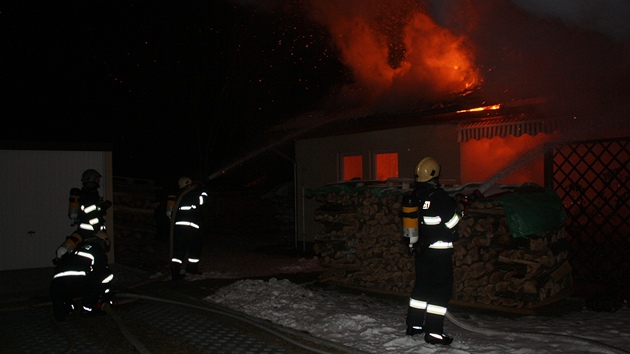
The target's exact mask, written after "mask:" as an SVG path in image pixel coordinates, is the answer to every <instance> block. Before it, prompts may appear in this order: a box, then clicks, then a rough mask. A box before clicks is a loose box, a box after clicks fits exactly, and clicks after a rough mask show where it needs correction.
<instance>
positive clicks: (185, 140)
mask: <svg viewBox="0 0 630 354" xmlns="http://www.w3.org/2000/svg"><path fill="white" fill-rule="evenodd" d="M425 13H426V14H427V15H428V17H430V18H431V19H432V21H435V22H434V23H428V22H423V23H424V25H422V24H421V22H420V20H421V18H422V16H423V14H425ZM629 16H630V5H629V3H628V2H619V1H613V0H610V1H609V0H582V1H554V2H549V1H546V0H488V1H483V2H469V1H464V0H391V1H388V2H386V3H385V2H383V1H377V0H348V1H339V0H286V1H284V0H212V1H208V0H185V1H167V0H150V1H149V0H147V1H122V0H118V1H92V0H84V1H75V0H67V1H29V0H8V1H3V2H2V3H1V4H0V48H1V50H2V55H1V56H0V67H1V71H0V75H1V76H0V79H1V80H2V84H3V91H4V93H3V94H2V96H0V97H1V102H0V116H2V117H3V119H4V121H5V122H7V121H8V122H11V123H12V124H9V123H5V127H4V128H3V129H2V130H1V131H2V132H1V133H0V140H22V141H45V142H48V141H67V142H92V141H94V142H106V143H110V144H111V146H112V147H113V152H114V174H115V175H122V176H131V177H137V178H153V179H170V180H173V179H176V178H178V177H179V176H180V175H182V174H188V175H191V176H193V177H195V178H202V176H208V174H212V173H213V172H216V171H218V170H219V169H221V168H222V167H224V166H226V165H229V164H231V163H233V162H234V161H239V158H240V157H241V156H243V155H251V153H252V152H257V151H260V152H261V154H260V155H257V158H256V159H255V160H256V161H257V163H256V162H255V161H249V162H247V163H248V164H255V166H244V167H243V168H239V169H235V171H234V173H233V175H232V176H233V179H234V180H238V182H237V183H241V184H244V183H247V182H248V181H251V180H255V179H257V178H260V177H261V176H269V177H270V178H272V177H273V178H275V179H276V180H277V179H283V178H288V179H290V178H291V173H292V164H291V163H290V161H288V160H287V159H286V158H284V157H282V155H284V156H289V157H290V156H292V151H291V148H292V146H291V145H292V144H291V141H287V144H284V145H280V146H277V147H276V148H277V149H278V151H277V152H276V150H274V149H270V150H266V149H265V148H264V147H265V146H268V145H269V144H270V143H272V142H274V141H277V140H278V139H279V137H278V132H280V133H282V129H279V130H278V129H274V128H277V127H281V126H289V127H290V126H292V124H293V125H295V124H298V125H299V122H300V116H301V114H302V113H305V112H312V111H317V110H321V109H328V110H332V109H331V108H330V106H333V107H335V104H340V105H342V104H347V102H353V104H357V105H358V106H362V107H363V106H366V107H367V106H369V107H368V108H366V109H365V110H364V113H374V112H377V113H388V112H390V111H391V109H392V108H396V109H414V107H417V106H419V105H418V103H419V102H420V103H423V104H432V103H433V102H439V101H440V100H442V99H444V97H446V96H445V95H443V94H442V95H438V94H436V93H435V91H436V90H437V88H438V87H441V86H444V85H443V83H444V82H445V81H446V80H444V78H445V77H446V75H445V74H449V73H448V72H447V71H444V70H446V69H449V67H448V66H443V65H442V62H445V61H447V59H449V58H447V57H442V58H441V59H440V60H435V59H432V60H433V62H434V63H437V66H433V67H430V66H426V64H425V62H426V61H424V59H423V57H422V56H423V55H432V54H435V53H438V52H441V51H445V50H450V48H455V47H456V49H457V50H460V49H462V50H463V49H464V48H469V47H470V48H472V49H473V50H471V51H470V52H471V53H472V54H471V55H470V57H469V58H468V57H466V55H464V56H462V58H465V59H467V60H469V62H468V64H470V66H468V67H466V68H465V70H469V71H465V70H464V69H458V70H459V73H460V74H461V72H464V74H466V75H464V76H465V80H469V79H470V78H471V77H475V76H479V77H482V78H483V82H482V83H481V81H477V82H476V84H477V85H480V86H478V87H480V88H481V89H480V91H481V92H482V93H483V97H484V98H485V99H487V100H488V101H496V102H501V101H503V102H508V101H509V100H510V99H522V98H527V97H534V96H546V97H552V96H554V97H556V98H559V99H560V100H561V101H562V102H564V103H566V106H567V107H569V106H570V107H572V109H573V107H575V105H576V104H577V105H582V106H584V107H582V108H584V109H591V110H593V111H594V110H595V108H597V109H599V104H600V103H602V102H604V103H614V104H620V105H624V104H625V105H626V107H627V104H628V102H629V101H630V100H629V97H630V86H629V85H628V83H629V82H630V67H629V65H628V62H630V25H629V24H628V21H627V19H628V18H629ZM427 24H428V25H427ZM414 26H415V27H414ZM410 28H411V29H412V32H410V33H414V32H413V31H417V33H414V35H415V37H414V38H412V39H408V38H405V37H404V34H405V33H407V32H405V31H408V30H409V29H410ZM427 28H431V30H432V31H435V33H438V34H440V35H442V36H443V37H444V38H449V39H450V40H452V42H451V43H456V44H455V45H450V44H446V45H444V46H442V47H440V45H441V44H440V43H438V47H437V49H434V47H431V46H432V45H435V42H431V41H429V40H428V39H430V38H437V37H433V35H434V34H435V33H429V32H427V31H428V30H427ZM447 30H448V31H449V33H448V34H447V33H446V32H445V31H447ZM423 31H424V32H423ZM460 38H461V39H462V40H460ZM403 39H404V40H403ZM406 41H411V42H406ZM409 43H412V44H409ZM460 47H461V48H460ZM383 52H385V53H386V54H385V58H386V59H385V60H383V59H382V58H381V59H380V62H379V61H369V60H370V56H373V57H376V56H378V55H379V53H383ZM414 60H416V61H414ZM465 61H466V60H465ZM465 61H464V62H465ZM406 63H407V64H410V66H409V68H411V69H410V70H409V71H405V70H407V68H406V67H405V64H406ZM383 64H384V65H383ZM440 65H442V66H440ZM449 70H452V68H451V69H449ZM392 78H393V79H392ZM390 79H391V81H387V80H390ZM470 81H471V82H472V80H470ZM462 82H463V81H462ZM379 85H380V86H379ZM384 87H386V88H384ZM453 87H456V86H453ZM442 90H447V91H448V90H450V91H449V94H452V93H453V92H452V91H453V88H452V87H447V89H444V88H443V87H442ZM457 92H458V91H455V93H457ZM366 97H368V98H369V100H370V101H369V102H367V101H366V100H367V99H366ZM449 97H450V96H449ZM401 107H402V108H401ZM625 112H627V110H625ZM564 113H567V114H569V113H570V114H574V112H562V114H564ZM624 117H625V116H624ZM295 122H298V123H295ZM309 123H310V124H313V122H309ZM287 124H288V125H287ZM9 126H11V128H9ZM285 135H287V136H288V135H289V134H285ZM280 139H281V138H280ZM236 170H238V171H236ZM273 175H276V176H273ZM273 178H272V179H273Z"/></svg>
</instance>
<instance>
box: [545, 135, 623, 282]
mask: <svg viewBox="0 0 630 354" xmlns="http://www.w3.org/2000/svg"><path fill="white" fill-rule="evenodd" d="M547 151H548V155H547V158H546V171H545V175H546V176H547V186H548V187H550V188H553V189H554V190H555V191H556V192H557V193H558V195H559V196H560V199H561V200H562V202H563V204H564V207H565V208H566V211H567V213H568V214H569V219H568V221H567V222H568V224H567V231H568V240H569V242H570V249H571V253H570V256H569V262H570V263H571V265H572V267H573V276H574V279H575V281H576V282H579V283H582V284H584V285H586V286H589V285H597V286H605V287H607V288H609V289H611V290H623V289H626V290H628V288H629V287H630V261H629V259H630V191H629V187H628V183H629V181H630V168H629V164H630V138H624V139H613V140H597V141H582V142H575V143H567V144H563V145H556V146H553V147H551V148H549V149H547Z"/></svg>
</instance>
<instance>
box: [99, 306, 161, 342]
mask: <svg viewBox="0 0 630 354" xmlns="http://www.w3.org/2000/svg"><path fill="white" fill-rule="evenodd" d="M101 309H102V310H103V311H104V312H105V313H106V314H108V315H109V316H110V317H111V318H112V319H113V320H114V322H116V325H117V326H118V330H120V333H122V335H123V336H125V338H126V339H127V341H129V343H131V345H133V347H134V348H136V350H137V351H138V353H142V354H149V353H151V352H150V351H149V350H148V349H147V348H146V347H145V346H144V344H142V342H140V341H139V340H137V339H136V337H134V336H133V334H131V332H130V331H129V329H128V328H127V326H125V324H124V323H123V321H122V320H121V319H120V318H119V317H118V315H116V313H114V310H112V307H111V306H109V304H104V305H103V306H102V307H101Z"/></svg>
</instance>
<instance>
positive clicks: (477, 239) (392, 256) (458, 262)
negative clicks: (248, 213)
mask: <svg viewBox="0 0 630 354" xmlns="http://www.w3.org/2000/svg"><path fill="white" fill-rule="evenodd" d="M403 193H404V191H402V190H401V189H400V188H398V190H397V191H396V190H395V189H394V190H392V189H391V188H389V189H386V190H383V189H382V188H380V189H379V188H367V187H364V188H357V189H356V190H348V189H347V188H344V189H338V190H333V191H328V192H327V193H323V194H319V195H316V196H314V197H313V198H314V199H315V200H316V201H317V202H319V203H321V204H320V206H319V207H318V208H317V209H316V211H315V220H316V221H318V222H320V223H322V224H323V225H324V229H323V231H321V232H320V233H319V234H318V235H317V236H316V240H315V244H314V251H315V254H316V255H317V256H318V258H319V260H320V263H321V264H322V266H323V267H324V269H325V270H324V272H323V273H322V275H321V279H320V280H321V281H322V282H326V283H331V284H336V285H340V286H346V287H352V288H358V289H364V290H366V291H372V292H383V293H390V294H396V295H401V296H408V295H409V293H410V292H411V289H412V288H413V284H414V279H415V278H414V277H415V271H414V264H413V257H412V256H410V255H409V251H408V247H407V246H406V245H404V244H403V243H402V239H401V233H402V230H401V223H402V222H401V218H400V210H401V199H402V198H401V197H402V195H403ZM459 233H460V240H459V241H458V242H456V243H455V249H454V256H453V257H454V258H453V261H454V293H453V297H452V302H455V303H457V304H460V305H464V306H466V305H470V306H482V307H487V308H496V309H499V310H501V309H510V308H512V309H532V308H536V307H538V306H541V305H543V304H547V303H550V302H553V301H556V300H558V299H560V298H562V297H564V296H566V294H567V293H568V292H570V290H571V287H572V277H571V267H570V266H569V264H568V262H567V253H568V251H567V249H568V244H567V242H566V240H565V230H564V229H563V228H562V229H560V230H556V231H549V232H545V233H544V234H540V235H533V236H531V237H521V238H514V237H512V236H511V235H510V232H509V229H508V226H507V221H506V218H505V215H504V211H503V208H502V207H501V205H500V204H499V203H492V202H483V201H482V202H477V203H474V204H473V205H471V207H470V209H469V210H468V214H467V216H466V217H465V218H464V219H463V220H462V222H460V229H459Z"/></svg>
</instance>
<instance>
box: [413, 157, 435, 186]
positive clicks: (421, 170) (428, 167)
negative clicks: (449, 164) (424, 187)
mask: <svg viewBox="0 0 630 354" xmlns="http://www.w3.org/2000/svg"><path fill="white" fill-rule="evenodd" d="M439 175H440V164H439V163H438V162H437V161H435V159H434V158H432V157H425V158H423V159H422V160H421V161H420V162H418V164H417V165H416V182H426V181H429V180H431V179H433V178H435V177H438V176H439Z"/></svg>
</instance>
